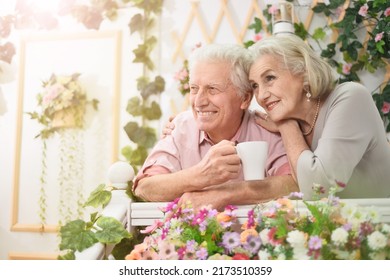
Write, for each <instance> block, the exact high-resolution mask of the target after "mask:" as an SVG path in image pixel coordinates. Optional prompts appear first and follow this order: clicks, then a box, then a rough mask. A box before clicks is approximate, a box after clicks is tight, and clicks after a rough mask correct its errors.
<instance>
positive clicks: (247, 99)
mask: <svg viewBox="0 0 390 280" xmlns="http://www.w3.org/2000/svg"><path fill="white" fill-rule="evenodd" d="M252 97H253V92H247V93H246V94H245V97H244V98H243V100H242V102H241V109H243V110H246V109H248V108H249V106H250V105H251V101H252Z"/></svg>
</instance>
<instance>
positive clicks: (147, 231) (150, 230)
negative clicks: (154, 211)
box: [140, 220, 164, 233]
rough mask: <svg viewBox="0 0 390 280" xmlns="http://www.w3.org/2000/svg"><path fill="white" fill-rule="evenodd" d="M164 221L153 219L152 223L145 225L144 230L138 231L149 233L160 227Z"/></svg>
mask: <svg viewBox="0 0 390 280" xmlns="http://www.w3.org/2000/svg"><path fill="white" fill-rule="evenodd" d="M163 225H164V223H163V222H162V221H160V220H155V221H154V224H152V225H150V226H147V227H146V228H145V229H144V230H140V233H151V232H154V231H155V230H156V229H157V228H159V227H162V226H163Z"/></svg>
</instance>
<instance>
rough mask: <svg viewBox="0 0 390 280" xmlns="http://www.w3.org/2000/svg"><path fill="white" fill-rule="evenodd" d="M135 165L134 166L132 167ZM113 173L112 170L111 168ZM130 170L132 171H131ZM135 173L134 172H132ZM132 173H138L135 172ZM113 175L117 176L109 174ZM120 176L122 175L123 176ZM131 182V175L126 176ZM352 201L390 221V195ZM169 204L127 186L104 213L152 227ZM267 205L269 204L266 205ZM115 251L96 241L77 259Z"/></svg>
mask: <svg viewBox="0 0 390 280" xmlns="http://www.w3.org/2000/svg"><path fill="white" fill-rule="evenodd" d="M122 167H123V168H122V170H123V171H126V168H125V166H122ZM130 168H131V167H130ZM111 172H113V171H112V169H111ZM126 172H130V171H129V170H127V171H126ZM130 173H131V172H130ZM131 176H134V172H133V173H132V175H131ZM109 177H111V178H112V180H113V177H114V176H109ZM119 177H120V176H119ZM123 178H125V179H126V181H125V182H127V181H128V178H129V174H128V175H127V176H123ZM121 184H122V186H124V185H126V186H127V183H125V184H124V183H120V182H118V181H117V182H116V183H115V185H116V186H120V185H121ZM341 201H345V202H347V203H349V204H352V203H353V204H355V205H359V206H363V207H371V206H372V207H374V208H375V210H376V211H377V212H378V214H379V215H380V221H381V222H385V223H390V198H377V199H376V198H375V199H371V198H370V199H342V200H341ZM296 203H297V209H298V210H299V211H307V209H306V206H305V205H304V204H303V202H302V201H298V200H297V201H296ZM166 205H167V203H166V202H133V201H131V199H130V198H129V197H128V196H127V194H126V193H125V190H124V189H121V190H114V191H113V194H112V199H111V201H110V203H109V204H108V205H107V206H106V207H105V208H104V209H103V212H102V215H104V216H110V217H114V218H116V219H118V220H119V221H121V222H123V224H124V225H125V226H126V227H127V229H128V230H129V231H130V232H132V231H133V230H134V227H136V226H148V225H151V224H153V223H154V222H155V221H156V220H161V219H163V218H164V213H163V212H162V210H161V209H163V208H164V207H165V206H166ZM253 207H254V205H241V206H238V209H237V211H236V214H237V218H238V221H239V222H240V223H243V222H244V221H246V220H247V214H248V211H249V210H250V209H252V208H253ZM264 207H267V203H265V204H264ZM111 250H112V247H110V246H108V247H107V246H104V245H103V244H100V243H98V244H95V245H93V246H92V247H90V248H88V249H86V250H84V251H83V252H77V253H76V259H77V260H96V259H102V258H103V257H104V256H108V255H109V254H110V252H111Z"/></svg>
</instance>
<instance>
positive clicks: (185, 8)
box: [0, 0, 380, 259]
mask: <svg viewBox="0 0 390 280" xmlns="http://www.w3.org/2000/svg"><path fill="white" fill-rule="evenodd" d="M199 1H200V8H199V10H200V11H201V12H200V14H201V16H202V18H203V21H204V24H205V25H204V26H205V29H206V30H207V32H208V33H209V34H211V33H212V30H213V27H214V24H215V21H216V19H217V15H218V13H219V11H220V9H221V3H222V2H223V1H220V0H199ZM0 2H1V4H0V16H2V15H6V14H8V13H10V12H12V10H13V7H14V2H15V0H12V1H9V0H7V1H5V0H0ZM192 2H193V1H190V0H184V1H183V0H165V1H164V9H163V13H162V15H161V18H160V19H159V22H158V31H157V32H158V36H159V37H158V42H159V46H158V48H157V50H156V52H155V53H154V54H153V61H154V62H155V64H156V66H157V73H156V75H157V74H160V75H162V76H163V77H164V79H165V82H166V87H165V92H164V93H163V94H162V95H161V98H160V100H159V101H160V105H161V107H162V110H163V117H162V118H161V121H160V122H156V123H155V126H156V129H158V131H159V132H158V133H160V128H161V126H162V125H164V124H165V123H166V120H167V118H168V117H169V116H170V115H172V114H176V113H178V112H180V111H182V110H184V109H186V107H183V104H185V103H184V98H183V97H182V96H181V94H180V93H179V91H178V90H177V82H176V81H175V80H174V79H173V76H174V74H175V72H176V71H178V70H179V69H180V68H181V66H182V61H183V58H182V57H180V56H179V57H178V58H177V59H176V60H175V61H173V60H172V57H173V54H174V51H175V48H176V39H175V38H174V36H173V35H174V33H175V34H177V35H178V36H182V33H183V29H184V26H185V23H186V21H187V19H188V16H189V14H190V9H191V5H192ZM251 2H252V0H240V1H238V0H230V1H229V2H228V9H229V11H230V16H231V20H232V21H233V22H234V24H235V26H236V27H237V29H238V31H240V32H241V26H242V24H243V23H244V19H245V18H246V17H247V14H248V9H249V7H250V5H251ZM258 3H259V5H260V7H261V9H263V7H264V4H263V1H262V0H260V1H258ZM136 12H138V10H130V9H123V10H120V12H119V13H120V16H119V19H118V20H117V21H116V22H103V23H102V26H101V29H102V30H110V29H115V30H117V29H120V30H122V31H123V34H122V42H123V45H122V72H121V104H120V125H119V127H120V134H119V142H120V143H119V149H121V148H122V147H124V146H126V145H128V144H129V143H130V141H129V140H128V138H127V136H126V134H125V132H124V131H123V129H122V128H123V126H124V125H125V124H126V123H127V122H128V121H129V120H130V117H131V116H130V115H129V114H127V113H126V111H125V109H126V105H127V100H128V99H129V98H130V97H132V96H135V95H138V94H139V93H138V92H137V90H136V81H135V79H136V78H138V77H139V76H141V75H142V69H141V67H140V65H139V64H133V63H132V60H133V54H132V50H133V49H134V48H136V47H137V45H138V43H139V39H138V38H137V36H134V35H133V36H130V35H129V34H130V32H129V30H128V27H127V25H128V22H129V20H130V18H131V16H132V15H133V14H134V13H136ZM306 12H307V7H303V8H302V10H301V11H300V12H299V13H298V15H299V17H301V18H302V20H304V19H305V14H306ZM252 18H253V16H252ZM313 22H314V25H311V26H315V24H318V25H320V24H322V23H323V19H321V18H316V17H315V18H314V21H313ZM61 29H62V30H72V31H82V30H86V29H85V28H84V27H83V26H81V25H80V24H76V23H75V22H74V21H72V20H71V19H64V20H63V22H61ZM19 35H20V34H19V32H18V31H14V32H13V34H12V39H13V40H14V42H15V45H16V48H17V54H16V56H15V57H14V61H13V64H14V66H15V67H16V66H17V65H18V41H19V38H18V37H19ZM253 35H254V34H253V31H252V30H250V31H248V33H247V34H246V35H245V38H244V41H245V40H248V39H251V38H252V36H253ZM199 42H200V43H202V44H207V40H205V38H204V34H203V33H202V29H201V27H200V25H199V23H198V21H197V19H194V21H193V23H192V25H191V27H190V29H189V32H188V34H187V36H186V39H185V40H184V42H183V46H182V52H183V54H184V55H185V56H186V57H187V56H188V54H189V53H190V52H191V49H192V48H193V47H194V46H195V44H197V43H199ZM213 42H216V43H237V39H236V37H235V36H234V34H233V33H232V29H231V26H230V22H229V20H228V19H227V18H226V16H224V17H223V18H222V21H221V25H220V27H219V29H218V32H217V34H216V36H215V38H214V39H213ZM97 59H99V58H97ZM36 67H39V65H36ZM378 76H379V78H378V79H379V80H380V75H378ZM378 76H377V77H378ZM17 84H18V82H17V79H16V80H15V81H14V82H11V83H9V84H2V85H0V86H1V88H2V91H3V94H4V98H5V101H6V104H7V112H6V113H5V114H4V115H2V116H0V193H1V194H0V205H1V211H0V259H7V258H8V254H9V253H10V252H18V253H25V254H37V255H38V254H41V253H42V254H55V253H56V251H57V246H58V241H59V240H58V237H57V236H56V234H53V233H30V232H11V231H10V226H11V209H12V194H13V185H12V184H13V173H14V157H15V148H16V147H15V141H16V114H17V112H16V108H17V98H18V92H17ZM364 84H365V85H366V86H368V87H369V88H370V89H372V88H373V87H375V85H376V84H377V81H376V80H374V79H373V77H372V76H370V77H367V78H366V79H365V80H364ZM252 108H258V107H257V105H256V104H255V102H253V105H252ZM107 117H110V116H107ZM119 153H120V151H119ZM118 157H119V158H120V159H122V157H121V155H120V154H119V155H118ZM28 160H29V161H30V162H31V164H30V166H31V168H32V171H31V172H32V173H34V174H39V172H40V171H39V170H40V160H36V159H34V158H31V159H28ZM100 176H103V177H100V178H102V179H101V180H102V182H101V183H105V181H106V180H105V178H104V177H105V174H100ZM86 185H87V186H86V190H85V191H86V194H89V191H88V189H89V190H91V189H94V188H95V187H96V186H97V185H96V184H88V183H87V184H86ZM25 191H27V192H28V191H29V190H28V189H27V190H25ZM31 192H32V193H33V191H32V190H31ZM23 195H24V196H26V197H30V194H28V193H27V194H23ZM48 199H49V200H50V197H49V198H48ZM26 203H28V204H29V205H35V204H37V203H38V202H37V198H35V197H31V199H30V201H29V202H26ZM22 206H23V205H22ZM36 216H37V213H36V212H35V211H31V213H29V214H28V217H25V218H26V219H27V220H30V219H31V220H34V219H36Z"/></svg>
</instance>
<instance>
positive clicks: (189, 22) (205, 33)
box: [172, 0, 390, 106]
mask: <svg viewBox="0 0 390 280" xmlns="http://www.w3.org/2000/svg"><path fill="white" fill-rule="evenodd" d="M204 1H205V2H204ZM214 1H217V0H214ZM236 1H238V0H219V1H217V2H218V3H219V7H218V9H217V11H216V12H215V17H213V18H206V17H205V16H204V10H205V9H208V8H209V6H208V5H202V4H203V3H206V2H207V4H208V3H210V2H209V0H207V1H206V0H192V1H190V8H189V11H188V16H187V17H185V22H184V23H183V25H182V26H183V28H182V30H181V31H179V32H177V31H172V37H173V41H174V44H175V45H174V48H173V54H172V62H173V63H175V62H176V61H177V60H178V59H180V60H184V59H186V58H187V56H188V53H186V52H185V50H184V45H185V43H186V41H187V40H188V39H189V38H190V36H189V35H190V30H191V28H192V27H194V28H199V30H200V31H201V34H202V39H203V41H204V42H205V43H207V44H208V43H213V42H215V39H216V38H217V35H218V34H219V32H222V28H221V26H222V24H221V23H222V21H223V20H224V19H225V20H226V21H227V22H228V24H229V27H230V32H231V33H232V35H233V38H234V40H235V43H238V44H243V42H244V41H245V38H246V36H247V35H248V34H251V33H253V30H251V29H248V27H249V25H251V24H252V23H253V21H254V17H258V18H259V19H260V20H261V21H262V23H263V32H264V33H265V36H269V35H270V33H269V31H268V30H267V21H266V19H265V16H264V14H263V9H265V7H266V3H265V2H267V3H269V1H264V0H247V1H249V6H248V9H247V11H246V12H245V13H244V12H243V11H242V9H241V10H240V12H241V17H242V18H244V20H243V22H242V23H241V24H239V23H237V21H235V20H234V19H233V15H234V12H237V11H235V10H233V5H231V4H232V3H233V2H236ZM241 1H242V0H240V2H241ZM274 2H275V3H277V1H274ZM320 2H324V1H323V0H313V1H312V2H311V5H310V7H307V13H306V16H305V17H304V18H299V17H298V15H297V12H296V11H297V10H296V9H295V14H294V21H295V22H304V27H305V28H306V30H310V28H315V27H316V26H315V24H316V23H315V22H314V20H313V19H314V17H315V13H314V12H313V11H312V7H314V6H316V5H317V3H320ZM236 3H237V2H236ZM242 3H248V2H245V1H242ZM294 5H298V3H297V1H294ZM349 5H350V0H346V1H345V3H344V5H343V9H342V11H341V12H340V14H339V15H338V17H337V19H336V20H337V21H340V20H342V19H343V18H344V16H345V9H347V8H348V6H349ZM295 7H297V6H295ZM208 21H211V22H212V24H211V26H208V24H207V23H208ZM326 22H327V24H328V26H330V25H331V24H332V23H333V22H334V21H333V20H332V18H330V17H329V18H327V19H326ZM208 27H210V28H208ZM370 31H371V30H370V29H369V27H366V36H367V37H366V40H365V41H367V39H368V36H369V34H368V32H370ZM338 36H339V34H338V32H337V30H335V29H333V30H332V34H331V35H330V38H329V40H330V42H335V41H336V40H337V38H338ZM226 43H233V42H232V41H231V40H230V41H227V42H226ZM362 51H364V50H362ZM389 77H390V65H389V64H388V66H387V67H386V74H385V77H384V82H387V81H388V79H389ZM187 102H188V101H187ZM187 102H185V105H184V106H187V105H188V103H187Z"/></svg>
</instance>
